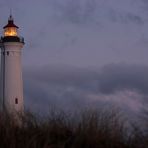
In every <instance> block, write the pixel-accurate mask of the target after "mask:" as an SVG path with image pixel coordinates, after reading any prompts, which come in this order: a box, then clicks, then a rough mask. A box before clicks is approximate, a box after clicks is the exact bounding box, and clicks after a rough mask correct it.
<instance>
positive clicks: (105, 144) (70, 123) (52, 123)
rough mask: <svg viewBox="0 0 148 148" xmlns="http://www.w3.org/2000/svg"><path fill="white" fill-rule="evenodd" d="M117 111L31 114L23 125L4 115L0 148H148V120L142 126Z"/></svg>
mask: <svg viewBox="0 0 148 148" xmlns="http://www.w3.org/2000/svg"><path fill="white" fill-rule="evenodd" d="M117 112H118V111H101V112H95V111H85V112H81V113H75V114H65V113H63V112H60V111H58V112H56V111H51V112H50V113H49V115H48V116H46V117H41V116H40V117H39V116H36V115H33V114H31V113H28V112H27V113H26V114H25V115H24V116H20V117H19V118H20V119H19V120H20V121H19V122H18V121H16V120H14V119H12V118H11V117H10V116H6V115H3V114H2V113H1V114H0V148H148V132H147V130H148V127H146V124H148V120H147V118H143V119H142V124H143V125H142V124H141V123H140V125H139V126H138V125H136V123H135V122H133V123H132V122H129V121H127V119H126V118H124V117H123V116H122V115H121V114H120V113H117ZM140 120H141V119H140ZM144 125H145V127H146V128H145V130H142V129H141V126H144Z"/></svg>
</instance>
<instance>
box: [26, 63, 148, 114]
mask: <svg viewBox="0 0 148 148" xmlns="http://www.w3.org/2000/svg"><path fill="white" fill-rule="evenodd" d="M24 82H25V88H24V89H25V99H26V106H27V107H32V108H34V109H37V110H42V111H43V110H44V111H47V110H48V108H49V107H50V106H57V107H59V108H62V109H72V110H73V109H74V110H80V109H82V108H85V107H93V108H97V107H100V106H102V105H109V104H114V105H116V106H119V107H122V109H128V110H130V111H134V112H135V111H136V112H137V111H140V110H142V109H144V108H145V105H144V104H146V103H147V97H148V91H147V90H148V67H147V66H138V65H126V64H110V65H106V66H104V67H103V68H101V69H98V70H94V69H91V70H90V69H80V68H76V67H68V66H66V65H65V66H60V67H59V66H57V67H56V66H45V67H40V68H33V69H31V68H30V69H28V68H27V69H25V71H24Z"/></svg>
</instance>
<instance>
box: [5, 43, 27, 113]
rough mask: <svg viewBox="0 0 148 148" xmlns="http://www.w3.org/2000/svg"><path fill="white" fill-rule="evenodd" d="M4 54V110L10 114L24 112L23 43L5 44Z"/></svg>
mask: <svg viewBox="0 0 148 148" xmlns="http://www.w3.org/2000/svg"><path fill="white" fill-rule="evenodd" d="M3 44H4V51H3V53H2V56H3V61H2V67H3V66H4V67H3V68H2V70H3V72H2V73H3V75H4V76H3V79H4V84H3V87H4V88H3V89H4V90H3V97H4V109H5V110H6V111H8V112H13V111H18V112H22V111H23V109H24V102H23V80H22V65H21V49H22V47H23V43H20V42H5V43H3Z"/></svg>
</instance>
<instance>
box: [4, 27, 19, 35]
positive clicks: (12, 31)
mask: <svg viewBox="0 0 148 148" xmlns="http://www.w3.org/2000/svg"><path fill="white" fill-rule="evenodd" d="M4 36H18V31H17V28H16V27H8V28H5V29H4Z"/></svg>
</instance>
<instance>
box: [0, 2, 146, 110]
mask: <svg viewBox="0 0 148 148" xmlns="http://www.w3.org/2000/svg"><path fill="white" fill-rule="evenodd" d="M10 9H12V14H13V17H14V20H15V23H16V25H18V26H19V27H20V30H19V31H20V36H23V37H24V38H25V46H24V49H23V59H22V61H23V79H24V96H25V104H26V107H30V108H35V109H37V110H40V111H43V110H45V111H47V109H48V108H49V106H58V107H60V108H63V109H74V110H79V109H81V108H84V107H90V108H99V107H101V106H106V105H115V106H117V107H120V108H122V109H123V110H125V111H130V112H134V113H137V112H141V111H142V110H143V109H146V107H147V102H148V91H147V90H148V58H147V55H148V1H147V0H140V1H139V0H62V1H61V0H0V14H1V15H0V28H1V33H2V31H3V30H2V27H3V26H4V25H5V24H6V23H7V19H8V16H9V14H10Z"/></svg>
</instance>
